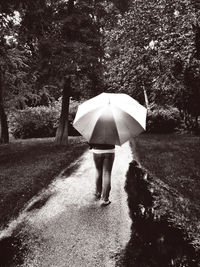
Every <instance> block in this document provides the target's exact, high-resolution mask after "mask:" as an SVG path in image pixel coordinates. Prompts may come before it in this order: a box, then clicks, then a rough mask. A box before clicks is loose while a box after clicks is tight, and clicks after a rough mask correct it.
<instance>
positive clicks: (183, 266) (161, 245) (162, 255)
mask: <svg viewBox="0 0 200 267" xmlns="http://www.w3.org/2000/svg"><path fill="white" fill-rule="evenodd" d="M149 179H150V178H149V177H148V175H147V173H146V172H145V171H144V170H143V169H141V168H140V167H139V165H138V164H137V162H136V161H133V162H132V163H130V166H129V170H128V172H127V180H126V185H125V190H126V192H127V194H128V205H129V209H130V216H131V219H132V227H131V230H132V233H131V238H130V240H129V242H128V244H127V246H126V248H125V250H124V251H123V253H122V255H123V256H122V257H121V259H120V260H119V262H118V263H117V266H124V267H129V266H134V267H161V266H162V267H169V266H176V267H197V266H200V265H199V264H200V259H199V256H200V255H197V254H196V252H195V250H194V248H193V246H192V245H191V244H190V242H191V240H190V239H189V237H188V236H187V234H186V233H185V232H184V231H183V230H182V229H179V228H176V227H174V226H173V225H172V223H171V222H170V220H169V219H170V214H166V215H165V216H163V217H160V218H156V214H155V211H154V209H153V204H154V196H153V193H151V192H150V190H149V188H148V180H149Z"/></svg>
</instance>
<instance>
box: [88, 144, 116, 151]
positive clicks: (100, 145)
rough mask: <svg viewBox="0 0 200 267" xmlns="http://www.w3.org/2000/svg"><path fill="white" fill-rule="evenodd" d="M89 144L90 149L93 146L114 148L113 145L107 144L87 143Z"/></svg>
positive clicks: (96, 147)
mask: <svg viewBox="0 0 200 267" xmlns="http://www.w3.org/2000/svg"><path fill="white" fill-rule="evenodd" d="M89 146H90V149H92V148H94V149H102V150H104V149H105V150H106V149H113V148H115V146H114V145H109V144H89Z"/></svg>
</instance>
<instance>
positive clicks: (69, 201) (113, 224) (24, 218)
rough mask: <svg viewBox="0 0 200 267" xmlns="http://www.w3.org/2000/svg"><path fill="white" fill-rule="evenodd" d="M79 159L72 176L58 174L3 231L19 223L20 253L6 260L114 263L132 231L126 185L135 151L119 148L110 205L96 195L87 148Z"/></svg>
mask: <svg viewBox="0 0 200 267" xmlns="http://www.w3.org/2000/svg"><path fill="white" fill-rule="evenodd" d="M80 160H81V161H82V162H81V165H80V167H79V168H78V169H77V170H76V171H75V172H74V173H73V174H71V176H70V177H65V176H62V175H61V177H58V179H56V180H55V182H54V183H53V184H52V185H51V186H50V188H49V189H48V190H46V191H45V192H43V193H42V194H41V195H40V196H39V197H37V198H35V199H34V200H33V201H32V203H30V204H29V206H28V207H27V209H26V211H24V212H23V214H21V215H20V217H19V218H18V220H17V221H15V222H13V223H12V224H11V226H10V228H9V229H8V230H7V232H3V233H1V236H2V237H3V236H4V235H6V234H7V235H8V236H9V235H10V234H11V233H12V231H13V230H14V229H15V232H16V234H15V236H16V237H18V239H17V240H18V241H20V242H17V244H16V251H17V252H15V253H13V255H14V254H16V255H14V258H15V260H16V262H15V264H13V265H12V264H10V265H9V264H8V262H7V265H5V266H23V267H25V266H31V267H34V266H38V267H39V266H41V267H45V266H54V267H56V266H57V267H62V266H63V267H67V266H72V267H73V266H74V267H75V266H87V267H90V266H91V267H92V266H102V267H103V266H115V263H116V260H117V256H118V255H119V253H120V252H121V251H122V250H123V249H124V248H125V246H126V244H127V242H128V241H129V239H130V235H131V233H130V227H131V220H130V217H129V210H128V205H127V194H126V193H125V191H124V185H125V179H126V172H127V170H128V167H129V163H130V162H131V160H132V155H131V151H130V148H129V145H128V144H125V145H124V146H122V147H119V148H117V151H116V158H115V162H114V166H113V173H112V190H111V197H110V200H111V202H112V203H111V205H109V206H107V207H100V206H99V203H98V201H94V199H93V192H94V166H93V161H92V154H91V152H90V151H87V152H85V154H84V155H83V156H82V158H81V159H80ZM9 238H12V236H11V237H8V239H9ZM8 239H7V241H8ZM13 240H14V239H13ZM4 241H6V239H5V240H4ZM14 241H16V238H15V240H14ZM14 241H13V244H14ZM4 247H5V246H4ZM19 250H20V251H21V252H19ZM20 253H21V259H20ZM19 259H20V260H19ZM4 263H5V264H6V261H4ZM17 263H18V264H17ZM2 266H3V265H2Z"/></svg>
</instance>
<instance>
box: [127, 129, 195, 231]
mask: <svg viewBox="0 0 200 267" xmlns="http://www.w3.org/2000/svg"><path fill="white" fill-rule="evenodd" d="M131 144H132V149H133V153H134V151H136V153H137V157H138V159H139V161H140V164H141V165H142V166H143V167H144V168H145V169H146V170H147V172H148V173H149V174H150V175H151V176H152V177H153V179H154V178H155V180H156V179H158V180H160V181H162V182H163V184H165V185H166V188H168V189H169V190H168V191H167V190H165V193H163V195H161V197H160V199H161V200H162V198H163V199H164V198H165V197H166V199H168V200H169V199H170V201H171V205H170V208H171V209H173V212H174V213H179V217H180V218H181V217H182V216H184V217H185V218H186V221H187V222H188V225H193V226H194V227H195V228H196V229H195V231H197V232H200V227H199V220H200V153H199V151H200V137H199V136H188V135H178V134H169V135H156V134H143V135H140V136H139V137H137V138H135V140H134V142H132V143H131ZM164 194H165V196H164ZM173 194H174V196H175V195H176V198H175V197H174V198H173ZM166 199H165V202H167V201H166ZM181 203H183V204H181ZM180 205H182V209H180V208H179V207H180ZM180 213H181V214H180Z"/></svg>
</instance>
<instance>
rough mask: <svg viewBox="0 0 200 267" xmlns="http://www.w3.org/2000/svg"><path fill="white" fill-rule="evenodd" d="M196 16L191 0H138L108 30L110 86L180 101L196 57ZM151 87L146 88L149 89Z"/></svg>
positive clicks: (140, 96) (156, 99)
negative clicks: (194, 28) (186, 76)
mask: <svg viewBox="0 0 200 267" xmlns="http://www.w3.org/2000/svg"><path fill="white" fill-rule="evenodd" d="M195 19H196V16H195V12H194V8H193V7H192V6H191V4H190V1H187V0H185V1H179V0H176V1H166V0H159V1H155V0H151V1H141V0H137V1H134V2H132V3H131V4H130V9H129V11H128V12H127V13H125V14H124V16H121V17H119V18H118V24H117V26H116V27H115V28H113V29H111V30H109V31H108V33H107V55H108V56H107V64H106V65H107V71H106V73H105V75H106V78H107V81H108V88H109V90H111V91H121V92H127V93H129V94H131V95H133V96H134V97H135V98H136V99H138V100H139V101H140V102H144V95H146V96H148V98H149V101H150V102H157V103H159V104H163V105H164V104H175V102H176V96H177V94H178V92H179V91H180V90H183V88H185V85H184V71H185V69H186V68H187V67H188V65H189V64H190V59H191V58H192V57H194V52H195V45H194V31H193V27H192V24H193V22H194V21H195ZM145 92H146V94H145Z"/></svg>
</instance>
